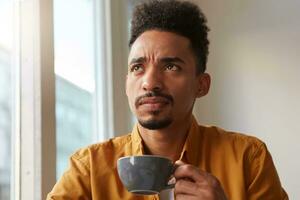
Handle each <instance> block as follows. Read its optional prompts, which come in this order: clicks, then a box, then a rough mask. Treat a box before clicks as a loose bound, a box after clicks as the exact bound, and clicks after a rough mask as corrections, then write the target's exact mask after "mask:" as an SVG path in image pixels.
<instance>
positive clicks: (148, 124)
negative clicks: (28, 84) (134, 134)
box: [138, 117, 172, 130]
mask: <svg viewBox="0 0 300 200" xmlns="http://www.w3.org/2000/svg"><path fill="white" fill-rule="evenodd" d="M138 122H139V124H140V125H141V126H142V127H144V128H146V129H149V130H158V129H163V128H166V127H168V126H169V125H170V124H171V123H172V119H171V118H170V117H167V118H165V119H150V120H140V119H138Z"/></svg>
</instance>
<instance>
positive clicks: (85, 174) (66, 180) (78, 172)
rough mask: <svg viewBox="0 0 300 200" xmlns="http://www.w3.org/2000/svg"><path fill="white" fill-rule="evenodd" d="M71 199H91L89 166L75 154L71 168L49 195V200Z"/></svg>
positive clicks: (71, 160)
mask: <svg viewBox="0 0 300 200" xmlns="http://www.w3.org/2000/svg"><path fill="white" fill-rule="evenodd" d="M70 199H81V200H88V199H91V191H90V173H89V168H88V166H87V165H86V164H85V163H84V162H83V161H82V160H80V158H78V157H76V156H75V155H73V156H72V157H71V158H70V167H69V169H68V170H67V171H66V172H65V173H64V174H63V175H62V177H61V178H60V180H59V181H58V182H57V183H56V184H55V186H54V187H53V189H52V191H51V192H50V193H49V194H48V196H47V200H70Z"/></svg>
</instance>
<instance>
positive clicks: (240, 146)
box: [199, 126, 265, 153]
mask: <svg viewBox="0 0 300 200" xmlns="http://www.w3.org/2000/svg"><path fill="white" fill-rule="evenodd" d="M199 128H200V130H202V131H201V132H202V133H203V140H204V141H206V142H209V143H211V144H213V145H214V146H215V147H218V146H219V147H221V148H232V149H233V150H245V151H251V152H252V151H255V149H261V148H264V147H265V144H264V142H263V141H262V140H260V139H259V138H257V137H255V136H252V135H249V134H245V133H240V132H234V131H228V130H224V129H222V128H219V127H216V126H199ZM249 153H250V152H249ZM252 153H253V152H252Z"/></svg>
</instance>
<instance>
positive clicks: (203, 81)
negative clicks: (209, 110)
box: [196, 73, 211, 98]
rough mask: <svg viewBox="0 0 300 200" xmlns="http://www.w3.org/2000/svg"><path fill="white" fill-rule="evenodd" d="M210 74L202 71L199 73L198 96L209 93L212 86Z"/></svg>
mask: <svg viewBox="0 0 300 200" xmlns="http://www.w3.org/2000/svg"><path fill="white" fill-rule="evenodd" d="M210 81H211V78H210V75H209V74H208V73H201V74H199V75H198V91H197V95H196V97H197V98H200V97H203V96H205V95H207V93H208V91H209V88H210Z"/></svg>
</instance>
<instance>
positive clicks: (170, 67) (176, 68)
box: [165, 63, 181, 71]
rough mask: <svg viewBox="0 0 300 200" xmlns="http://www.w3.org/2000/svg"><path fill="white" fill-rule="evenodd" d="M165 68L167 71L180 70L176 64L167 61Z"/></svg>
mask: <svg viewBox="0 0 300 200" xmlns="http://www.w3.org/2000/svg"><path fill="white" fill-rule="evenodd" d="M165 69H166V70H169V71H180V70H181V68H180V67H179V66H178V65H175V64H173V63H169V64H167V65H166V66H165Z"/></svg>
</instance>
